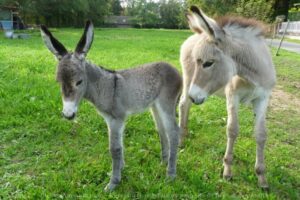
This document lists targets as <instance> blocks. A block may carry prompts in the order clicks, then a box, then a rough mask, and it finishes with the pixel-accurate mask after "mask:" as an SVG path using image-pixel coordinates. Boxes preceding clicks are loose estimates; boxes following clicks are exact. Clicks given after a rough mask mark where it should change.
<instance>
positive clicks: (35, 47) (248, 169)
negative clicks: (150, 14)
mask: <svg viewBox="0 0 300 200" xmlns="http://www.w3.org/2000/svg"><path fill="white" fill-rule="evenodd" d="M52 30H53V33H54V35H55V36H57V38H59V39H60V41H62V42H63V43H64V44H65V45H66V46H67V47H68V48H69V49H74V47H75V45H76V43H77V42H78V40H79V38H80V36H81V33H82V30H81V29H52ZM191 34H192V33H191V32H190V31H176V30H172V31H171V30H136V29H96V30H95V38H94V43H93V46H92V48H91V50H90V53H89V55H88V59H89V60H91V61H92V62H93V63H96V64H99V65H102V66H105V67H107V68H109V69H125V68H130V67H132V66H136V65H138V64H142V63H147V62H152V61H162V60H163V61H167V62H170V63H171V64H173V65H174V66H176V68H177V69H179V70H180V64H179V47H180V45H181V44H182V42H183V41H184V40H185V39H186V38H187V37H188V36H189V35H191ZM2 35H3V34H2V33H1V36H0V199H82V198H83V199H116V198H118V199H199V198H202V199H299V198H300V173H299V170H300V149H299V147H300V123H299V122H300V111H299V106H300V100H299V99H300V92H299V91H300V90H299V87H300V86H299V84H300V81H299V80H300V55H298V54H295V53H289V52H286V51H283V50H282V51H281V55H280V57H276V58H275V59H274V62H275V64H276V67H277V72H278V86H277V88H276V92H277V93H276V94H279V95H274V96H273V99H272V103H271V107H270V109H269V112H268V116H267V118H268V123H267V126H268V129H269V137H268V142H267V146H266V164H267V178H268V180H269V184H270V189H271V191H270V192H269V193H265V192H262V191H261V190H260V189H259V188H258V187H257V179H256V176H255V173H254V163H255V140H254V137H253V127H252V125H253V114H252V113H251V109H250V108H248V107H245V106H242V107H241V111H240V132H241V133H240V135H239V138H238V141H237V144H236V146H235V159H234V165H233V170H234V171H233V173H234V178H233V180H232V181H231V182H227V181H224V180H223V179H222V178H220V175H221V170H222V158H223V154H224V151H225V147H226V134H225V130H226V118H227V116H226V109H225V101H224V99H220V98H217V97H210V99H209V101H207V102H206V103H205V104H203V105H201V106H193V107H192V110H191V115H190V122H189V127H190V135H189V137H188V138H187V140H186V141H185V146H184V147H183V148H181V149H180V150H179V154H178V171H177V178H176V180H175V181H173V182H170V181H168V179H166V167H165V166H163V165H161V164H160V143H159V137H158V134H157V132H156V130H155V127H154V123H153V121H152V118H151V115H150V113H149V112H145V113H143V114H139V115H135V116H132V117H130V118H129V119H128V120H127V126H126V130H125V136H124V142H125V162H126V166H125V169H124V170H123V174H122V178H123V179H122V182H121V184H120V186H119V187H118V188H117V189H116V191H114V192H113V193H109V194H108V193H104V191H103V189H104V187H105V185H106V184H107V183H108V181H109V174H110V170H111V157H110V154H109V149H108V137H107V128H106V125H105V122H104V120H103V119H102V118H101V117H100V116H99V115H98V114H97V112H96V110H95V109H94V108H93V107H92V106H91V105H90V104H89V103H88V102H86V101H83V102H82V103H81V106H80V108H79V113H78V117H77V119H76V120H75V121H67V120H65V119H63V118H62V117H61V114H60V113H61V109H62V102H61V97H60V89H59V85H58V83H57V82H56V81H55V71H56V61H55V59H54V56H53V55H52V54H51V53H50V52H49V51H48V50H47V49H46V47H45V46H44V44H43V43H42V40H41V37H40V34H39V32H32V33H31V38H30V39H27V40H8V39H5V38H4V37H3V36H2Z"/></svg>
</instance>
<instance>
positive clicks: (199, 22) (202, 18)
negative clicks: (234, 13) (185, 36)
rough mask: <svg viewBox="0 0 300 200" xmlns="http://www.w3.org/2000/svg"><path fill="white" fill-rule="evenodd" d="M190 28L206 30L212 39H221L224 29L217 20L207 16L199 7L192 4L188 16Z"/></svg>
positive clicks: (199, 31) (196, 30)
mask: <svg viewBox="0 0 300 200" xmlns="http://www.w3.org/2000/svg"><path fill="white" fill-rule="evenodd" d="M187 17H188V20H189V25H190V28H191V29H192V30H193V31H195V32H198V33H201V32H202V31H204V32H205V33H206V34H207V35H208V36H209V37H210V38H211V39H213V40H216V39H220V38H221V37H222V36H223V34H224V31H223V29H222V28H220V26H219V25H218V24H217V22H216V21H215V20H214V19H212V18H210V17H208V16H206V15H205V14H204V13H203V12H202V11H201V10H200V9H199V8H198V7H196V6H191V14H189V15H188V16H187Z"/></svg>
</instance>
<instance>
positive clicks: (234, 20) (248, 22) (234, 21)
mask: <svg viewBox="0 0 300 200" xmlns="http://www.w3.org/2000/svg"><path fill="white" fill-rule="evenodd" d="M216 21H217V23H218V25H219V26H220V27H222V28H224V27H233V26H235V27H239V28H242V29H248V28H252V29H254V30H255V33H256V35H257V36H264V35H265V34H266V32H267V30H266V25H265V24H264V23H262V22H260V21H257V20H255V19H253V18H252V19H251V18H250V19H247V18H244V17H240V16H230V15H228V16H223V17H220V18H218V19H216ZM257 33H258V34H257Z"/></svg>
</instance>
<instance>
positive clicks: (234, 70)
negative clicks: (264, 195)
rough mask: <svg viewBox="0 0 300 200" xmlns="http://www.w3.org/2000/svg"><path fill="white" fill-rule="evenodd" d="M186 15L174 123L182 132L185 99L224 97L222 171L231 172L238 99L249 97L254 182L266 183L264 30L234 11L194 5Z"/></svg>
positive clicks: (268, 68) (270, 77)
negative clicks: (187, 31) (218, 13)
mask: <svg viewBox="0 0 300 200" xmlns="http://www.w3.org/2000/svg"><path fill="white" fill-rule="evenodd" d="M191 11H192V12H191V13H190V14H189V15H188V19H189V25H190V28H191V29H192V30H193V31H194V32H195V34H194V35H192V36H190V37H189V38H188V39H187V40H186V41H185V42H184V43H183V45H182V46H181V52H180V61H181V64H182V70H183V94H182V97H181V100H180V127H181V128H182V129H183V131H184V133H185V134H187V132H188V131H187V120H188V113H189V109H190V106H191V103H192V102H193V103H195V104H201V103H203V102H204V101H205V100H206V99H207V98H208V96H210V95H212V94H225V96H226V100H227V113H228V120H227V148H226V152H225V155H224V161H223V165H224V171H223V176H224V178H226V179H230V178H231V177H232V171H231V165H232V160H233V145H234V143H235V140H236V138H237V135H238V132H239V124H238V108H239V104H240V103H251V104H252V105H253V111H254V114H255V128H254V129H255V136H256V143H257V147H256V163H255V171H256V174H257V177H258V182H259V185H260V187H262V188H263V189H267V188H268V183H267V179H266V177H265V162H264V147H265V142H266V138H267V135H266V127H265V121H266V119H265V118H266V111H267V106H268V102H269V98H270V95H271V91H272V88H273V87H274V85H275V82H276V73H275V69H274V65H273V63H272V58H271V55H270V53H269V49H268V46H267V45H266V42H265V39H264V30H263V27H262V26H261V25H260V23H259V22H258V21H255V20H250V19H244V18H240V17H223V18H220V19H219V20H214V19H212V18H210V17H208V16H206V15H205V14H204V13H203V12H202V11H201V10H199V9H198V8H197V7H195V6H192V7H191Z"/></svg>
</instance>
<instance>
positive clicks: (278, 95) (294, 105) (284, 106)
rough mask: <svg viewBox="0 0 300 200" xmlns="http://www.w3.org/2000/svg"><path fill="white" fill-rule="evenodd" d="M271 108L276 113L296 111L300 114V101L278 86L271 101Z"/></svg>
mask: <svg viewBox="0 0 300 200" xmlns="http://www.w3.org/2000/svg"><path fill="white" fill-rule="evenodd" d="M270 108H271V110H274V111H285V110H290V109H292V110H295V111H296V112H297V113H300V99H299V98H297V97H296V96H294V95H292V94H290V93H288V92H285V91H283V90H282V89H281V87H280V86H277V87H276V88H275V89H274V90H273V92H272V97H271V101H270Z"/></svg>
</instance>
